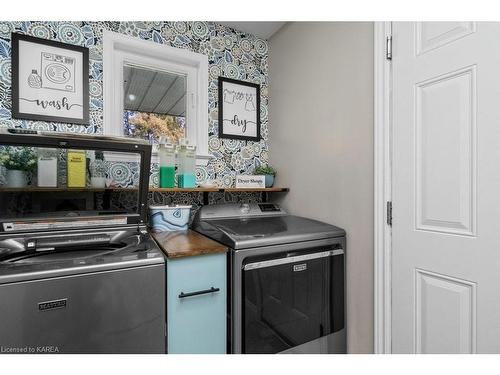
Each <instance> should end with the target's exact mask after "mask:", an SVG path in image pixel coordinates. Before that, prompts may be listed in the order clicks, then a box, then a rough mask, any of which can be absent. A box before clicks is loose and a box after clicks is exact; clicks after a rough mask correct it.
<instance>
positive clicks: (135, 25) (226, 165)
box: [0, 21, 268, 203]
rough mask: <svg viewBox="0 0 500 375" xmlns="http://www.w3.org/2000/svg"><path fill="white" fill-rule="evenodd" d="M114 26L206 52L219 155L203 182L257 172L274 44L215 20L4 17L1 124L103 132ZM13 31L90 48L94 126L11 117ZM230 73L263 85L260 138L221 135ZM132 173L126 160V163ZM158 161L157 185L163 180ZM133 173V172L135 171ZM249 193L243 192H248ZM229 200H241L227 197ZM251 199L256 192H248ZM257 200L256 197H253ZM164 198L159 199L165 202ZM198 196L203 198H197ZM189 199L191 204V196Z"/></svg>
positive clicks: (262, 156) (201, 174)
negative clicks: (222, 88) (221, 87)
mask: <svg viewBox="0 0 500 375" xmlns="http://www.w3.org/2000/svg"><path fill="white" fill-rule="evenodd" d="M104 30H111V31H114V32H119V33H123V34H127V35H131V36H134V37H137V38H141V39H147V40H152V41H153V42H156V43H160V44H167V45H170V46H173V47H177V48H185V49H188V50H191V51H195V52H199V53H203V54H205V55H207V56H208V60H209V85H208V90H209V92H208V112H209V124H208V129H209V130H208V131H209V150H210V152H211V153H212V154H213V155H214V158H213V159H212V160H211V161H210V162H209V163H208V165H207V166H199V167H197V169H196V178H197V181H198V182H201V181H204V180H207V179H211V180H215V181H216V183H217V184H218V185H219V186H220V187H230V186H233V184H234V178H235V176H236V174H240V173H252V172H253V170H254V169H255V167H256V166H258V165H260V164H261V163H267V161H268V145H267V138H268V44H267V42H266V41H265V40H263V39H260V38H257V37H255V36H253V35H250V34H245V33H241V32H238V31H235V30H233V29H231V28H228V27H226V26H223V25H219V24H216V23H213V22H139V21H133V22H85V21H83V22H38V21H37V22H29V21H22V22H0V126H7V127H21V128H30V129H40V130H51V131H64V132H81V133H89V134H93V133H101V132H102V127H103V95H102V94H103V82H102V79H103V63H102V36H103V31H104ZM12 32H19V33H23V34H29V35H33V36H36V37H39V38H45V39H53V40H58V41H61V42H64V43H70V44H76V45H81V46H86V47H88V48H89V52H90V53H89V55H90V61H89V63H90V66H89V90H90V105H89V108H90V123H89V125H88V126H82V125H74V124H64V123H50V122H42V121H28V120H17V119H12V118H11V105H12V104H11V59H10V58H11V44H10V38H11V33H12ZM219 76H225V77H229V78H234V79H240V80H245V81H249V82H253V83H258V84H260V85H261V108H260V115H261V122H262V124H261V136H262V140H261V141H260V142H250V141H248V142H246V141H240V140H228V139H219V138H218V136H217V134H218V123H217V119H218V112H217V97H218V96H217V95H218V94H217V79H218V77H219ZM120 167H121V168H122V169H123V168H125V170H123V173H124V174H125V175H124V176H122V177H123V179H127V178H130V176H128V177H127V176H126V175H127V170H126V169H127V168H126V165H125V164H124V163H123V165H121V166H120ZM156 169H157V166H152V178H151V184H152V185H155V184H157V180H158V178H157V176H156V173H157V172H156ZM128 173H130V174H132V173H133V171H132V170H129V171H128ZM242 198H243V197H242ZM224 199H227V200H240V198H234V197H232V198H231V197H229V196H226V197H225V198H224ZM248 199H250V197H248ZM252 199H254V198H252ZM159 200H160V199H159V198H158V199H154V201H159ZM194 200H197V199H194ZM183 202H185V203H187V201H186V197H184V198H183Z"/></svg>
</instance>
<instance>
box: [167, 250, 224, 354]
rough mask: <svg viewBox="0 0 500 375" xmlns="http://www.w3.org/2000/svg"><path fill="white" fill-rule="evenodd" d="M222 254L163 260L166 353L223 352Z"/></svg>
mask: <svg viewBox="0 0 500 375" xmlns="http://www.w3.org/2000/svg"><path fill="white" fill-rule="evenodd" d="M226 296H227V289H226V254H225V253H218V254H208V255H198V256H188V257H183V258H169V259H168V261H167V336H168V339H167V351H168V353H171V354H175V353H192V354H209V353H214V354H215V353H226V313H227V309H226Z"/></svg>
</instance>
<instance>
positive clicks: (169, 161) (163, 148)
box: [158, 137, 175, 188]
mask: <svg viewBox="0 0 500 375" xmlns="http://www.w3.org/2000/svg"><path fill="white" fill-rule="evenodd" d="M158 157H159V159H160V179H159V186H160V187H161V188H173V187H175V147H174V145H173V144H172V143H170V142H169V141H168V138H164V137H161V138H160V147H159V149H158Z"/></svg>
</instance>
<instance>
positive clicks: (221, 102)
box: [218, 77, 261, 142]
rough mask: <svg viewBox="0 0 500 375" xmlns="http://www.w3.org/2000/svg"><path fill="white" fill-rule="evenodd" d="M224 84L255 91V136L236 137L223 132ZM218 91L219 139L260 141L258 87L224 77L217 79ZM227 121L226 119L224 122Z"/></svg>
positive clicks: (250, 83)
mask: <svg viewBox="0 0 500 375" xmlns="http://www.w3.org/2000/svg"><path fill="white" fill-rule="evenodd" d="M225 83H231V84H234V85H240V86H245V87H250V88H252V89H255V90H256V91H255V96H256V104H255V107H256V111H255V112H256V116H255V117H256V134H255V135H248V136H247V135H236V134H228V133H225V132H224V120H225V119H224V117H225V116H224V84H225ZM218 91H219V98H218V99H219V100H218V111H219V138H226V139H240V140H244V141H255V142H258V141H260V139H261V136H260V126H261V122H260V85H258V84H256V83H252V82H247V81H240V80H236V79H232V78H226V77H219V84H218ZM227 121H228V119H226V122H227Z"/></svg>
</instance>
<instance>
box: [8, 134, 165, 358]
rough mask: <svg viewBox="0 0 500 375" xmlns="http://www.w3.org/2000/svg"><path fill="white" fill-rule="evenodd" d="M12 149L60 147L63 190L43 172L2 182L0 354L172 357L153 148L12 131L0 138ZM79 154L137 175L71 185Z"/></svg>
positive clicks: (134, 143) (136, 143)
mask: <svg viewBox="0 0 500 375" xmlns="http://www.w3.org/2000/svg"><path fill="white" fill-rule="evenodd" d="M6 147H11V148H17V149H22V148H28V149H30V150H35V151H34V152H36V149H37V148H38V147H41V148H44V149H47V148H53V149H55V150H57V152H59V159H60V160H59V164H60V165H59V173H58V174H59V175H60V178H59V181H58V186H57V187H38V186H37V184H36V180H35V177H34V176H36V173H34V176H32V177H30V179H31V181H29V183H28V184H27V185H26V186H21V187H12V186H9V185H7V184H5V183H4V184H2V185H0V318H1V319H0V347H1V348H2V352H3V353H27V354H37V353H165V351H166V332H165V330H166V308H165V305H166V297H165V296H166V291H165V280H166V278H165V272H166V271H165V260H164V257H163V254H162V252H161V251H160V249H159V248H158V247H157V245H156V243H155V242H154V240H153V239H152V238H151V236H150V234H149V233H148V232H147V229H146V215H147V191H148V181H149V168H150V157H151V146H150V145H148V144H146V143H144V142H142V141H136V140H123V139H112V138H106V139H99V138H94V137H88V136H76V135H69V134H56V135H49V136H48V135H40V134H38V133H37V132H33V131H15V132H14V134H10V133H9V132H3V133H2V134H0V149H5V148H6ZM72 149H78V150H85V151H86V152H88V154H87V155H90V152H91V151H96V150H99V151H101V152H103V154H104V155H105V156H109V157H111V156H114V157H117V156H118V157H119V158H120V160H123V159H124V158H126V157H128V158H129V159H128V160H131V161H130V162H129V163H130V164H131V167H130V168H131V169H132V170H133V171H134V172H135V176H136V177H137V178H136V179H134V180H133V181H132V182H131V183H130V184H129V182H127V181H125V180H123V181H122V185H121V186H117V185H116V184H115V185H113V186H108V187H105V188H93V187H92V186H91V185H89V184H87V186H86V187H83V188H67V187H66V186H65V185H64V181H65V179H66V177H65V176H64V174H65V173H66V170H65V167H64V155H65V153H66V152H67V150H72ZM132 160H136V162H134V161H132ZM110 162H111V161H110ZM83 172H85V171H83ZM121 173H124V171H123V170H122V171H121ZM118 176H120V175H118ZM117 178H118V177H115V179H117ZM4 181H5V180H4ZM117 182H119V181H117ZM125 183H127V184H128V185H124V184H125ZM47 202H49V203H47ZM82 202H83V203H82Z"/></svg>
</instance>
